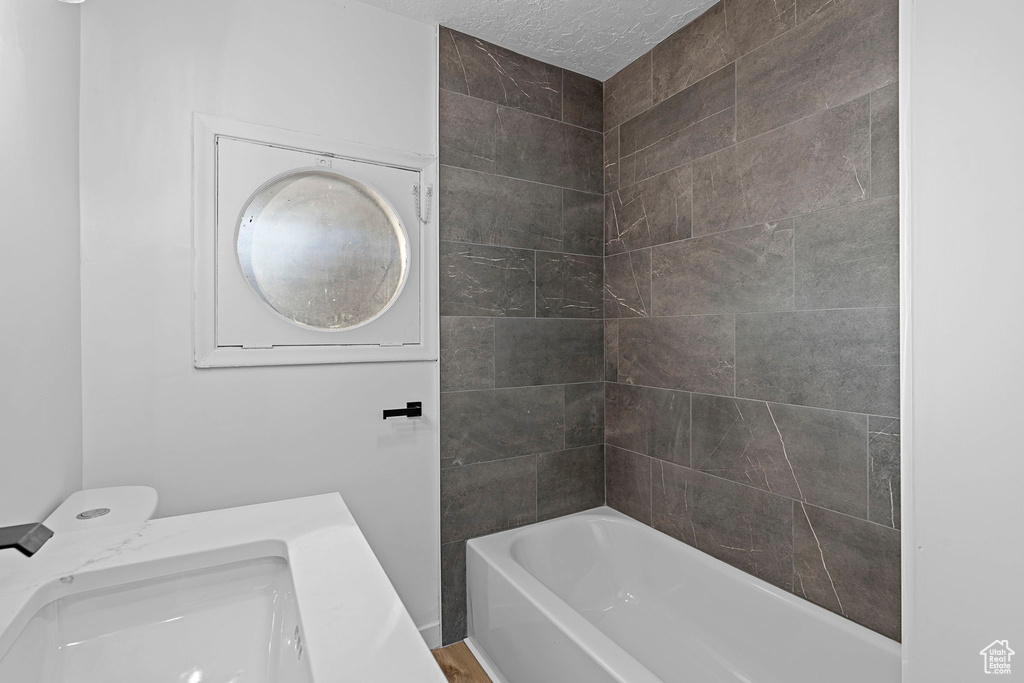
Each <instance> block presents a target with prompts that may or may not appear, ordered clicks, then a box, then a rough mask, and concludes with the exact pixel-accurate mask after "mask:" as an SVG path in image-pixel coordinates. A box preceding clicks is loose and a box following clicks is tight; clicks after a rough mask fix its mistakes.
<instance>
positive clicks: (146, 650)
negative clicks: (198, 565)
mask: <svg viewBox="0 0 1024 683" xmlns="http://www.w3.org/2000/svg"><path fill="white" fill-rule="evenodd" d="M302 639H303V636H302V625H301V623H300V620H299V612H298V606H297V603H296V599H295V589H294V586H293V584H292V578H291V573H290V571H289V567H288V563H287V561H286V560H284V559H282V558H278V557H265V558H260V559H257V560H251V561H245V562H236V563H232V564H227V565H221V566H217V567H211V568H208V569H203V570H198V571H191V572H186V573H181V574H176V575H172V576H165V577H161V578H156V579H152V580H147V581H139V582H136V583H130V584H125V585H118V586H114V587H112V588H105V589H100V590H92V591H87V592H83V593H79V594H74V595H70V596H67V597H63V598H60V599H58V600H55V601H53V602H50V603H48V604H46V605H45V606H43V607H42V608H41V609H40V610H39V611H38V612H36V613H35V615H34V616H33V617H32V619H31V620H30V621H29V622H28V624H27V625H26V627H25V628H24V629H23V631H22V632H21V634H20V635H19V636H18V638H17V640H15V642H14V644H13V645H12V647H11V648H10V650H8V652H7V653H6V654H5V655H3V656H2V657H0V681H19V683H80V682H81V681H86V680H89V681H104V683H138V681H175V682H180V683H213V682H216V683H243V682H244V683H284V682H287V683H312V681H313V679H312V675H311V673H310V669H309V664H308V662H309V657H308V653H306V652H305V649H304V646H303V644H302Z"/></svg>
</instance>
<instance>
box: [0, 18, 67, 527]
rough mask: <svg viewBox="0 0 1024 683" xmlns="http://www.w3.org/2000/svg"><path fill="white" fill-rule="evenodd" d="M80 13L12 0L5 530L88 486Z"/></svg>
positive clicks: (2, 226) (2, 154)
mask: <svg viewBox="0 0 1024 683" xmlns="http://www.w3.org/2000/svg"><path fill="white" fill-rule="evenodd" d="M78 36H79V10H78V8H77V7H74V6H69V5H64V4H60V3H57V2H39V0H3V2H0V193H2V196H3V198H4V212H3V216H2V218H0V236H2V242H0V292H2V295H0V526H5V525H8V524H19V523H25V522H33V521H41V520H42V519H43V518H44V517H46V516H47V515H48V514H49V513H50V512H51V511H52V510H53V508H55V507H56V506H57V505H59V504H60V503H61V501H62V500H63V499H64V497H65V496H66V495H67V494H69V493H70V492H72V491H75V490H77V489H78V488H79V487H80V486H81V483H82V384H81V367H82V366H81V344H80V333H79V328H80V316H79V313H80V296H79V295H80V288H79V269H78Z"/></svg>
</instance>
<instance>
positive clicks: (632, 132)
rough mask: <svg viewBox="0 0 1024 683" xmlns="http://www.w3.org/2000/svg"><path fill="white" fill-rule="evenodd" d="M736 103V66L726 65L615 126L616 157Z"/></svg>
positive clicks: (629, 152) (628, 153)
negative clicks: (616, 131)
mask: <svg viewBox="0 0 1024 683" xmlns="http://www.w3.org/2000/svg"><path fill="white" fill-rule="evenodd" d="M735 104H736V67H735V65H733V64H729V65H728V66H726V67H723V68H721V69H719V70H718V71H716V72H715V73H713V74H711V75H709V76H707V77H706V78H703V79H701V80H699V81H697V82H696V83H694V84H693V85H691V86H690V87H688V88H686V89H685V90H683V91H681V92H678V93H676V94H675V95H673V96H672V97H669V98H668V99H666V100H664V101H663V102H660V103H658V104H656V105H654V106H653V107H651V108H650V109H648V110H647V111H645V112H643V113H642V114H639V115H637V116H635V117H633V118H632V119H630V120H628V121H626V122H625V123H623V124H622V125H621V126H620V127H619V154H620V155H621V156H629V155H630V154H633V153H634V152H637V151H639V150H641V149H643V148H645V147H649V146H651V145H652V144H655V143H656V142H658V141H659V140H661V139H663V138H666V137H668V136H669V135H672V134H673V133H678V132H679V131H681V130H684V129H686V128H689V127H690V126H692V125H693V124H695V123H697V122H698V121H700V120H702V119H706V118H707V117H709V116H711V115H712V114H717V113H718V112H720V111H723V110H725V109H729V108H730V107H733V106H734V105H735Z"/></svg>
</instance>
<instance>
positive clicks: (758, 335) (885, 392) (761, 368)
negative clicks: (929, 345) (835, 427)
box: [619, 308, 900, 415]
mask: <svg viewBox="0 0 1024 683" xmlns="http://www.w3.org/2000/svg"><path fill="white" fill-rule="evenodd" d="M622 372H623V371H622V369H621V368H620V370H619V373H620V374H621V373H622ZM899 379H900V377H899V311H898V310H897V309H895V308H867V309H847V310H835V311H798V312H795V313H749V314H741V315H738V316H737V319H736V395H737V396H742V397H745V398H756V399H761V400H764V401H773V402H779V403H790V404H795V405H805V406H815V407H818V408H832V409H835V410H847V411H850V412H857V413H871V414H875V415H885V414H890V415H891V414H894V413H897V412H898V411H899V396H900V381H899ZM707 393H722V392H707Z"/></svg>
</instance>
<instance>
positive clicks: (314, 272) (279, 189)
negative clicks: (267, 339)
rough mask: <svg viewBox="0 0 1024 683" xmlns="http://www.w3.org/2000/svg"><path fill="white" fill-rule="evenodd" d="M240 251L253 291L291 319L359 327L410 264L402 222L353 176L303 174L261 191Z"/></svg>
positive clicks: (250, 207) (389, 298)
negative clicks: (352, 177)
mask: <svg viewBox="0 0 1024 683" xmlns="http://www.w3.org/2000/svg"><path fill="white" fill-rule="evenodd" d="M235 246H236V248H237V251H238V262H239V264H240V265H241V267H242V273H244V274H245V278H246V280H248V281H249V285H250V286H251V287H252V289H253V291H254V292H256V294H257V295H258V296H259V297H260V298H261V299H263V301H265V302H266V303H267V304H268V305H269V306H270V307H271V308H273V309H274V310H275V311H277V312H278V313H280V314H281V315H282V316H284V317H285V318H287V319H288V320H290V321H292V322H295V323H298V324H299V325H304V326H307V327H313V328H316V329H321V330H344V329H349V328H352V327H358V326H359V325H362V324H364V323H367V322H369V321H371V320H373V319H374V318H376V317H378V316H379V315H380V314H382V313H383V312H384V311H386V310H387V309H388V308H389V307H390V306H391V304H392V303H393V302H394V301H395V299H397V298H398V295H399V293H400V292H401V290H402V286H403V285H404V284H405V278H406V274H407V271H408V266H409V257H408V251H409V246H408V240H407V238H406V234H405V230H404V229H403V228H402V223H401V221H399V219H398V216H397V215H395V212H394V211H393V210H392V209H391V207H390V206H388V204H387V203H386V202H385V201H384V200H383V199H382V198H381V197H380V195H378V194H377V193H376V192H374V191H373V190H371V189H370V188H368V187H366V186H365V185H363V184H362V183H359V182H356V181H355V180H352V179H351V178H346V177H344V176H341V175H338V174H335V173H328V172H323V171H300V172H297V173H291V174H289V175H286V176H284V177H281V178H278V179H277V180H274V181H272V182H270V183H268V184H267V185H266V186H264V187H263V188H262V189H260V190H259V191H258V192H257V193H256V195H255V196H254V197H253V198H252V199H251V200H250V201H249V203H248V204H247V205H246V207H245V209H244V210H243V211H242V217H241V220H240V222H239V226H238V236H237V238H236V242H235Z"/></svg>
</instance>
